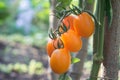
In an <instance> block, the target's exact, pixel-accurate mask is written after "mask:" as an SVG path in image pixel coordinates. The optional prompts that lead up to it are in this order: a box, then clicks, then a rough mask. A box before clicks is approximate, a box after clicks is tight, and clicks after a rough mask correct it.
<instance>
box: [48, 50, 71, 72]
mask: <svg viewBox="0 0 120 80" xmlns="http://www.w3.org/2000/svg"><path fill="white" fill-rule="evenodd" d="M70 64H71V56H70V53H69V51H68V50H67V49H65V48H61V49H56V50H54V51H53V53H52V56H51V58H50V66H51V69H52V70H53V71H54V72H55V73H57V74H63V73H65V72H66V71H67V70H68V69H69V66H70Z"/></svg>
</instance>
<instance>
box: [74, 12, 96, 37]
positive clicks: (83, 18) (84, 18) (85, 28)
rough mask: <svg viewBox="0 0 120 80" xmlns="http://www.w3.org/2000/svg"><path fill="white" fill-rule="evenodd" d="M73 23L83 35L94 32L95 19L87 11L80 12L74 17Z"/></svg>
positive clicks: (89, 34)
mask: <svg viewBox="0 0 120 80" xmlns="http://www.w3.org/2000/svg"><path fill="white" fill-rule="evenodd" d="M73 23H74V29H75V31H76V32H77V33H78V35H81V36H82V37H89V36H91V35H92V33H93V32H94V29H95V24H94V21H93V20H92V17H91V16H90V15H89V14H88V13H86V12H83V13H81V14H79V15H78V17H77V18H76V19H74V22H73Z"/></svg>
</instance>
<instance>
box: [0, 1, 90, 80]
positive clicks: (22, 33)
mask: <svg viewBox="0 0 120 80" xmlns="http://www.w3.org/2000/svg"><path fill="white" fill-rule="evenodd" d="M72 3H73V4H77V3H78V2H77V0H73V2H72ZM49 13H50V1H49V0H0V80H52V79H50V77H51V70H50V68H49V62H48V59H49V58H48V56H47V53H46V50H45V46H46V43H47V40H48V29H49V15H50V14H49ZM91 42H92V39H89V41H88V45H89V46H88V48H87V49H88V54H87V57H86V58H85V64H84V68H83V70H82V72H83V73H82V80H84V78H88V77H89V74H90V69H91V65H92V61H91V60H92V48H91V46H92V43H91Z"/></svg>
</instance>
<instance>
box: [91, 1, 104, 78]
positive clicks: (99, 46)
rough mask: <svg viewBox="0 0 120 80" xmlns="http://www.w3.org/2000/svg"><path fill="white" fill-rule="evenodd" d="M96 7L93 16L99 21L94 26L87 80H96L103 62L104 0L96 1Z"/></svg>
mask: <svg viewBox="0 0 120 80" xmlns="http://www.w3.org/2000/svg"><path fill="white" fill-rule="evenodd" d="M95 3H96V5H95V6H94V7H95V8H94V9H96V10H94V11H95V15H96V17H97V20H98V21H100V23H101V24H100V25H98V24H96V32H95V35H94V45H93V52H94V53H93V55H94V56H93V65H92V70H91V75H90V79H89V80H97V78H98V72H99V68H100V65H101V62H102V61H103V44H104V8H105V0H96V1H95Z"/></svg>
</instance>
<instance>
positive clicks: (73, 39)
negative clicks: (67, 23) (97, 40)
mask: <svg viewBox="0 0 120 80" xmlns="http://www.w3.org/2000/svg"><path fill="white" fill-rule="evenodd" d="M61 40H62V41H63V44H64V47H66V48H67V49H68V50H69V51H71V52H77V51H79V50H80V49H81V47H82V40H81V38H80V37H79V36H78V35H77V34H76V33H75V32H74V31H73V30H71V29H69V30H68V31H67V32H65V33H63V34H62V35H61Z"/></svg>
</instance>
